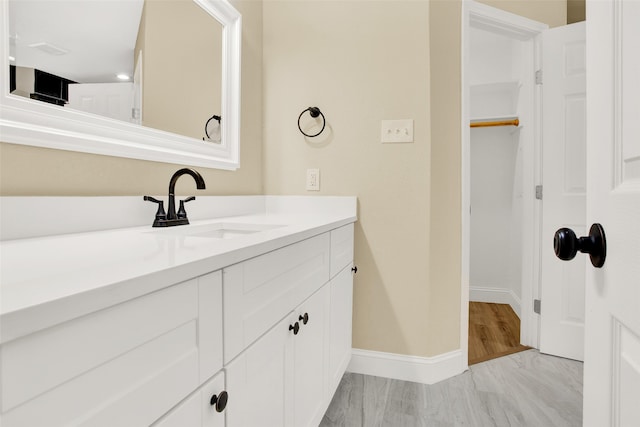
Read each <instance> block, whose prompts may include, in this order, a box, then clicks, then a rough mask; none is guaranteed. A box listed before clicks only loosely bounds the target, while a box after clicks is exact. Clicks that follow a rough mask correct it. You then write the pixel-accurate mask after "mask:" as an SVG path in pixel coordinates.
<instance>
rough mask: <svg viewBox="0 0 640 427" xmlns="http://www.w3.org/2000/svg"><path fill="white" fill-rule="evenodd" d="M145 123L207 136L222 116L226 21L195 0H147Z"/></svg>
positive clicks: (143, 113)
mask: <svg viewBox="0 0 640 427" xmlns="http://www.w3.org/2000/svg"><path fill="white" fill-rule="evenodd" d="M143 19H144V20H145V22H144V36H143V40H144V46H140V48H141V49H143V51H142V57H143V62H142V64H143V65H142V72H143V85H142V92H143V97H142V99H143V101H142V105H143V109H142V124H143V125H144V126H148V127H152V128H154V129H162V130H166V131H168V132H172V133H177V134H179V135H185V136H190V137H192V138H197V139H202V137H204V136H205V132H204V125H205V123H206V121H207V120H208V119H209V117H211V116H212V115H213V114H217V115H220V108H221V107H220V106H221V103H220V99H221V83H222V65H221V58H222V26H221V25H220V24H219V23H218V21H216V20H215V19H214V18H212V17H211V16H210V15H209V14H207V12H205V11H204V10H203V9H202V8H201V7H200V6H198V5H197V4H196V3H194V2H193V0H173V1H165V0H146V1H145V7H144V14H143Z"/></svg>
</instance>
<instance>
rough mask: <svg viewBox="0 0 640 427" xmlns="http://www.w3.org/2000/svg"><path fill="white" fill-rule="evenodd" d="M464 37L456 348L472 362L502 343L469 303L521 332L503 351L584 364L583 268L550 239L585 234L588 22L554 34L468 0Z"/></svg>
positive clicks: (501, 327) (500, 324)
mask: <svg viewBox="0 0 640 427" xmlns="http://www.w3.org/2000/svg"><path fill="white" fill-rule="evenodd" d="M462 40H463V60H462V64H463V66H462V82H463V83H462V206H463V207H462V260H461V262H462V309H463V312H462V313H461V348H462V349H463V352H465V350H467V351H466V352H465V353H467V354H468V355H469V359H470V360H475V359H477V357H475V356H474V355H476V356H477V354H478V352H477V351H476V348H473V349H472V348H470V347H471V346H475V345H476V344H477V343H478V342H480V343H482V344H483V345H484V344H491V343H490V341H491V340H492V339H497V337H496V334H495V333H491V330H490V324H489V323H488V321H487V320H486V319H484V320H483V319H482V318H476V319H471V318H470V317H469V313H470V312H469V310H468V309H469V308H470V309H471V313H476V314H477V313H483V312H484V313H493V314H492V317H493V318H494V320H495V321H497V327H498V330H499V331H502V332H507V331H518V329H519V332H520V336H519V338H518V337H513V336H509V337H506V338H505V339H504V342H505V343H509V342H511V343H514V342H517V343H519V344H521V346H518V345H513V346H508V347H509V348H508V349H504V345H505V344H504V343H503V344H500V345H502V347H500V346H498V348H502V350H496V351H495V354H496V355H498V356H499V355H502V354H504V352H505V351H507V352H514V351H519V350H521V349H522V348H526V347H527V346H530V347H534V348H539V349H540V351H541V352H544V353H548V354H553V355H558V356H562V357H568V358H572V359H576V360H582V354H583V351H584V346H583V342H582V335H583V332H582V331H583V327H584V281H585V280H584V265H581V264H580V263H579V262H577V263H574V264H571V265H567V263H562V262H561V261H559V260H557V258H556V257H555V255H554V253H553V245H552V244H551V243H552V241H553V234H554V231H555V230H557V229H559V228H561V227H570V228H574V229H576V230H578V231H579V232H581V231H582V230H583V229H585V227H586V225H585V192H586V172H585V170H586V169H585V168H586V157H585V156H586V154H585V153H586V144H585V129H586V116H585V105H586V55H585V52H586V42H585V25H584V22H583V23H577V24H571V25H567V26H562V27H557V28H553V29H550V30H549V29H547V26H546V25H545V24H541V23H539V22H535V21H531V20H529V19H526V18H523V17H520V16H517V15H513V14H511V13H507V12H504V11H501V10H498V9H495V8H492V7H489V6H486V5H484V4H480V3H476V2H473V1H465V2H463V37H462ZM543 65H544V67H543ZM543 101H544V102H543ZM583 261H584V260H583ZM583 264H584V263H583ZM476 302H477V303H488V304H494V305H492V306H488V307H484V308H483V309H481V308H482V307H481V306H478V305H476V304H475V303H476ZM498 309H501V310H498ZM502 309H504V310H502ZM509 310H512V311H513V315H512V314H511V313H510V312H509ZM498 313H504V314H500V315H499V314H498ZM514 316H515V317H514ZM508 319H512V320H513V319H515V320H513V321H509V320H508ZM517 319H519V321H520V328H518V327H517V321H518V320H517ZM507 322H509V323H508V325H507ZM478 331H480V335H479V336H478V335H477V333H478ZM472 334H476V335H472ZM467 338H469V341H467ZM486 347H491V345H487V346H486ZM484 357H485V359H486V357H487V356H484Z"/></svg>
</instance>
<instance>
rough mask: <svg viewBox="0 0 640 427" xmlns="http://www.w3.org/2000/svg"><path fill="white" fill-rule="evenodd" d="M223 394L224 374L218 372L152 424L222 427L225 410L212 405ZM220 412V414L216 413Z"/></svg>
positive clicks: (183, 426) (159, 425)
mask: <svg viewBox="0 0 640 427" xmlns="http://www.w3.org/2000/svg"><path fill="white" fill-rule="evenodd" d="M223 392H224V373H223V372H220V373H219V374H217V375H216V376H215V377H213V378H212V379H211V380H210V381H208V382H207V383H206V384H204V385H203V386H202V387H200V388H199V389H198V390H197V391H196V392H195V393H193V394H191V395H190V396H189V397H188V398H187V399H185V400H184V401H183V402H182V403H180V404H179V405H178V406H177V407H176V408H174V409H173V410H172V411H170V412H169V413H168V414H166V415H165V416H163V417H162V418H161V419H160V420H158V421H157V422H156V423H154V424H153V426H154V427H186V426H189V427H224V426H225V412H224V411H225V409H224V407H223V405H222V406H220V403H222V401H221V402H218V406H217V407H216V405H215V404H214V405H212V404H211V401H212V397H213V396H215V398H216V399H215V400H214V402H215V401H216V400H217V399H218V398H219V397H220V396H222V393H223ZM218 410H220V412H218Z"/></svg>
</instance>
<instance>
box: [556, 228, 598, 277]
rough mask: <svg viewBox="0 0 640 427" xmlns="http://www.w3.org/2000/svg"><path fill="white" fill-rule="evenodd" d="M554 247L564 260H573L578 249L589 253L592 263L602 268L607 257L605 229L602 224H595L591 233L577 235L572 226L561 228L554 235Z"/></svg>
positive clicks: (559, 256) (557, 254)
mask: <svg viewBox="0 0 640 427" xmlns="http://www.w3.org/2000/svg"><path fill="white" fill-rule="evenodd" d="M553 249H554V251H555V252H556V256H557V257H558V258H560V259H561V260H563V261H569V260H572V259H573V258H574V257H575V256H576V254H577V253H578V251H580V252H582V253H587V254H589V257H590V258H591V264H593V266H594V267H596V268H600V267H602V266H603V265H604V260H605V258H606V257H607V239H606V237H605V235H604V229H603V228H602V225H600V224H593V225H592V226H591V229H590V230H589V235H588V236H585V237H580V238H578V237H576V233H574V232H573V230H571V229H570V228H561V229H559V230H558V231H556V234H555V236H554V237H553Z"/></svg>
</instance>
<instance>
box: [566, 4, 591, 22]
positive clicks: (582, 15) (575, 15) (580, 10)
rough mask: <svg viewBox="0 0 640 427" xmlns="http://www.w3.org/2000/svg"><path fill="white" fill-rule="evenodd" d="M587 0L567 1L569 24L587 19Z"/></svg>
mask: <svg viewBox="0 0 640 427" xmlns="http://www.w3.org/2000/svg"><path fill="white" fill-rule="evenodd" d="M585 3H586V2H585V0H567V24H573V23H574V22H581V21H584V20H585V19H586V18H587V17H586V12H587V11H586V4H585Z"/></svg>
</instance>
